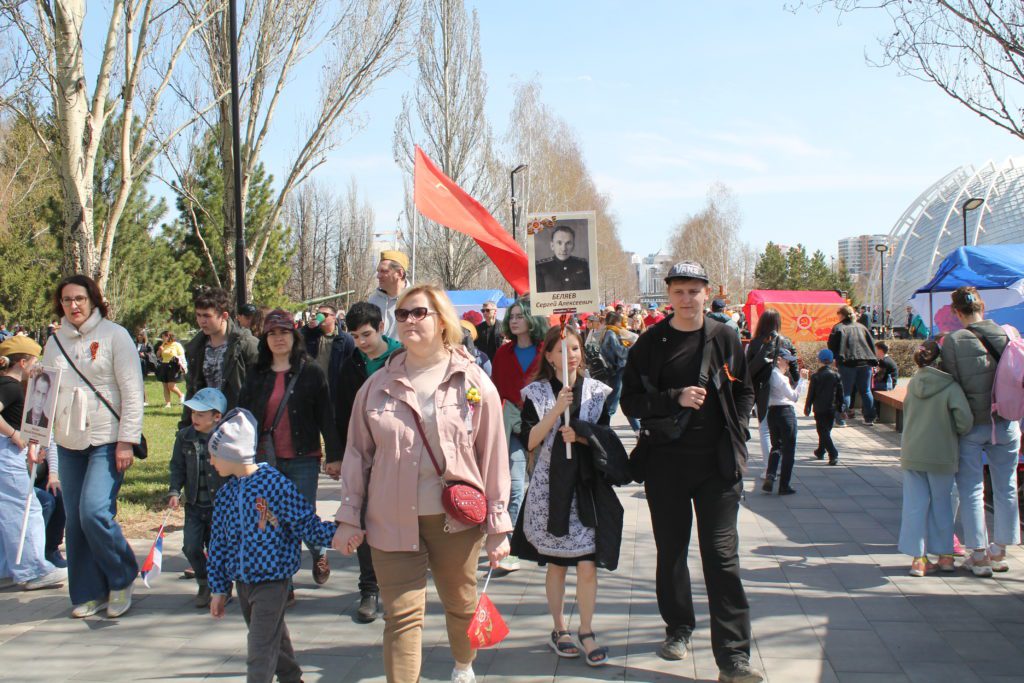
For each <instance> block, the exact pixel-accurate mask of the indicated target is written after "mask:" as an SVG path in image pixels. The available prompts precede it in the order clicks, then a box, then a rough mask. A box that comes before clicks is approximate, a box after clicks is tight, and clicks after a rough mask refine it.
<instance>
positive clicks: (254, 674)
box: [235, 579, 302, 683]
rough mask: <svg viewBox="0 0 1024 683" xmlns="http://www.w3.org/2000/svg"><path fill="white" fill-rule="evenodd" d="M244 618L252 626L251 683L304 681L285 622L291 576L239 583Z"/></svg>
mask: <svg viewBox="0 0 1024 683" xmlns="http://www.w3.org/2000/svg"><path fill="white" fill-rule="evenodd" d="M235 590H236V591H237V592H238V604H239V605H240V606H241V608H242V618H244V619H245V625H246V626H248V627H249V638H248V643H247V644H248V655H247V657H246V668H247V670H248V672H247V675H246V679H245V680H246V682H247V683H273V680H274V675H275V674H276V675H277V680H278V681H279V682H280V683H302V669H301V668H299V663H298V662H297V661H296V660H295V650H294V649H293V648H292V640H291V637H290V636H289V635H288V627H287V626H286V625H285V623H284V610H285V603H286V602H287V600H288V579H280V580H278V581H264V582H262V583H242V582H241V581H239V582H237V583H235Z"/></svg>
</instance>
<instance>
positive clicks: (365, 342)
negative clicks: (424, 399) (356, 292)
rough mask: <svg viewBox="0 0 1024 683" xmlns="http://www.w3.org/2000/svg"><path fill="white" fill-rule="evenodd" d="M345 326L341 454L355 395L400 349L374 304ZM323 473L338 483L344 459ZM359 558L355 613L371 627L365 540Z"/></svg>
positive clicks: (337, 402)
mask: <svg viewBox="0 0 1024 683" xmlns="http://www.w3.org/2000/svg"><path fill="white" fill-rule="evenodd" d="M345 323H346V325H347V326H348V329H349V330H351V334H352V338H353V339H354V340H355V342H354V344H355V347H356V348H355V351H354V352H353V353H350V354H349V355H348V357H347V358H346V359H345V362H344V364H343V365H342V366H341V369H340V371H339V372H338V380H337V385H336V386H335V387H334V388H333V392H334V418H335V419H334V421H335V423H337V426H338V436H339V440H340V441H341V453H342V454H344V452H345V445H346V443H347V442H348V423H349V419H350V418H351V417H352V406H353V405H355V401H356V394H357V393H359V389H360V388H362V386H363V384H365V383H366V380H367V379H368V378H369V376H370V375H372V374H373V373H374V372H376V371H377V370H379V369H380V368H381V367H383V366H384V363H385V362H386V361H387V359H388V358H389V357H390V356H391V354H392V353H393V352H394V351H396V350H397V349H399V348H401V344H399V343H398V342H397V341H395V340H393V339H391V338H389V337H386V336H384V318H383V316H382V315H381V312H380V308H378V307H377V306H375V305H373V304H371V303H368V302H366V301H360V302H358V303H356V304H354V305H353V306H352V308H350V309H349V311H348V315H346V316H345ZM346 336H348V335H346ZM324 472H326V473H327V474H328V475H329V476H330V477H332V478H334V479H338V478H339V477H340V476H341V457H338V458H334V457H331V456H328V457H327V460H326V462H325V464H324ZM356 557H357V558H358V559H359V607H358V608H357V609H356V621H358V622H360V623H363V624H369V623H370V622H372V621H374V620H375V619H376V618H377V612H378V607H379V602H380V600H379V596H380V587H379V586H378V585H377V574H376V572H374V570H373V560H372V558H371V557H370V546H368V545H367V544H366V541H365V540H364V541H363V543H362V544H361V545H360V546H359V548H358V549H357V550H356Z"/></svg>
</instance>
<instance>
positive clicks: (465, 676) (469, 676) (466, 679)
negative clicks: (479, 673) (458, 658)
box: [452, 667, 476, 683]
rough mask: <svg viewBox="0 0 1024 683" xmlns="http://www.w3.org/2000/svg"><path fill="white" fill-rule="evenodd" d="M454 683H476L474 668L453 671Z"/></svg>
mask: <svg viewBox="0 0 1024 683" xmlns="http://www.w3.org/2000/svg"><path fill="white" fill-rule="evenodd" d="M452 683H476V674H475V673H473V667H469V668H468V669H452Z"/></svg>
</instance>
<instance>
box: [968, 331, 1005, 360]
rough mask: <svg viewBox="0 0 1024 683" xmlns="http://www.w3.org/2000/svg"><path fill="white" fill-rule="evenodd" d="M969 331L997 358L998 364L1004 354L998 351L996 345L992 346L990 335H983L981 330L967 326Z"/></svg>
mask: <svg viewBox="0 0 1024 683" xmlns="http://www.w3.org/2000/svg"><path fill="white" fill-rule="evenodd" d="M967 331H968V332H970V333H971V334H973V335H974V336H975V337H977V338H978V341H980V342H981V345H982V346H984V347H985V350H986V351H988V352H989V354H991V355H992V357H993V358H995V359H996V364H997V365H998V364H999V359H1000V358H1001V357H1002V355H1003V354H1001V353H999V352H998V351H996V347H994V346H992V342H990V341H989V340H988V337H986V336H985V335H983V334H982V333H981V332H978V331H977V330H972V329H971V328H969V327H968V328H967Z"/></svg>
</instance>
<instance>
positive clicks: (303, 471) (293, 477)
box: [276, 456, 327, 560]
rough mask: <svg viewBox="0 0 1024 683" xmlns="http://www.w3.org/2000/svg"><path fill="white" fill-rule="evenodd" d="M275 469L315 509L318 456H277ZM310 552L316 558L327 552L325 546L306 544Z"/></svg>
mask: <svg viewBox="0 0 1024 683" xmlns="http://www.w3.org/2000/svg"><path fill="white" fill-rule="evenodd" d="M276 467H277V471H278V472H280V473H281V474H283V475H284V476H285V479H287V480H288V481H290V482H291V483H293V484H295V488H297V489H298V490H299V493H301V494H302V497H303V498H305V499H306V501H307V502H308V503H309V504H310V505H312V506H313V510H314V511H315V510H316V491H317V487H318V486H319V484H320V458H311V457H308V456H302V457H298V458H278V459H277V465H276ZM306 547H307V548H309V552H310V554H311V555H312V556H313V559H314V560H316V559H317V558H319V557H320V556H321V555H324V554H326V553H327V549H326V548H321V547H319V546H315V545H310V544H308V543H307V544H306Z"/></svg>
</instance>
